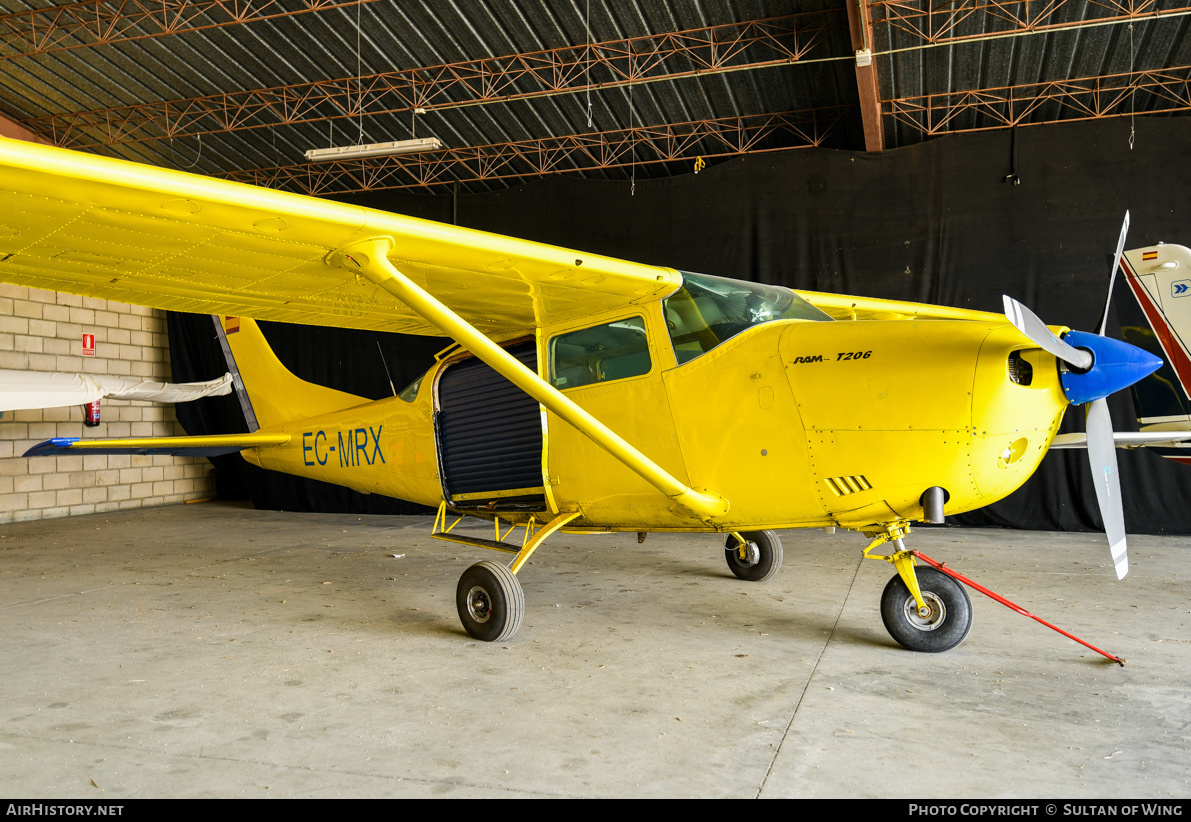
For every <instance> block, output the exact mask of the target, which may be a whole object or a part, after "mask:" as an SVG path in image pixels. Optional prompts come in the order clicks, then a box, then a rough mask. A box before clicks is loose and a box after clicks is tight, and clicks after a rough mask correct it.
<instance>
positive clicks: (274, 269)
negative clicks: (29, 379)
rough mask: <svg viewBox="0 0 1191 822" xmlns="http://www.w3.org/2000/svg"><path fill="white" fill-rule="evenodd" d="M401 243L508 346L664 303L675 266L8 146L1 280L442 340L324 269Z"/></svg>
mask: <svg viewBox="0 0 1191 822" xmlns="http://www.w3.org/2000/svg"><path fill="white" fill-rule="evenodd" d="M371 237H390V238H391V239H392V241H393V245H392V249H391V250H390V252H389V255H388V257H389V261H390V262H391V263H392V264H393V265H394V266H395V267H396V268H397V269H398V270H400V271H401V272H402V273H403V274H405V275H406V276H408V277H409V278H410V279H411V280H413V281H414V282H416V283H418V284H419V285H421V286H422V287H424V288H426V289H427V290H428V291H432V292H433V293H434V294H435V296H437V297H438V298H439V299H441V300H442V301H443V302H444V303H446V304H447V305H448V306H450V307H451V308H452V309H453V310H454V311H455V312H456V313H457V314H459V315H460V316H462V317H463V318H464V319H466V320H468V321H469V322H470V323H472V324H473V325H474V326H475V327H476V328H478V329H479V330H481V331H483V332H484V333H485V334H487V335H488V336H490V337H492V338H494V339H496V340H502V339H509V338H512V337H515V336H519V335H522V334H525V333H526V332H528V331H530V330H532V329H533V328H535V327H537V326H539V325H542V324H544V323H548V322H556V321H565V320H569V319H572V318H574V319H579V318H582V317H585V316H588V315H591V314H593V313H596V314H598V313H602V312H604V311H611V310H615V309H616V308H618V307H620V306H623V305H627V304H630V303H633V302H637V301H647V300H653V299H657V298H658V297H662V296H665V295H667V294H669V293H670V292H672V291H673V290H675V289H676V288H677V287H678V285H679V283H680V282H681V277H680V275H679V274H678V272H676V271H674V270H673V269H667V268H658V267H655V266H648V265H639V264H636V263H630V262H625V261H622V260H617V259H613V258H610V257H601V256H597V255H592V254H584V253H580V252H576V251H571V250H568V249H563V248H557V247H554V246H548V245H544V244H541V243H533V242H528V241H524V240H517V239H513V238H510V237H502V236H499V235H496V234H489V233H486V232H481V231H473V230H470V229H464V228H457V227H454V226H449V225H443V224H441V223H435V222H430V221H427V220H418V219H414V218H410V217H401V216H397V215H393V214H386V213H384V212H381V211H374V210H372V209H368V208H362V207H359V206H352V205H345V204H343V203H336V202H331V201H328V200H320V199H317V198H314V197H305V196H301V195H297V194H287V193H284V192H279V191H272V190H269V189H262V188H256V187H254V186H247V185H242V184H240V183H233V182H228V181H226V180H217V179H213V178H210V177H204V176H200V175H195V174H187V173H184V172H179V171H170V170H167V169H161V168H156V167H153V166H146V165H141V164H138V163H129V162H125V161H123V160H113V159H110V158H106V157H99V156H96V155H92V154H85V153H82V152H77V151H69V150H66V149H60V148H55V147H51V146H42V145H36V144H33V143H27V142H22V141H17V140H9V139H5V138H0V281H3V282H7V283H13V284H16V285H26V286H33V287H35V288H43V289H48V290H51V291H66V292H70V293H74V294H82V295H85V296H91V297H100V298H104V299H110V300H117V301H119V302H128V303H136V304H139V305H147V306H151V307H154V308H162V309H168V310H173V311H190V312H196V313H205V314H226V315H242V316H248V317H254V318H257V319H265V320H278V321H282V322H291V323H304V324H309V325H331V326H340V327H343V328H363V329H372V330H381V331H399V332H404V333H410V334H431V335H436V336H437V335H440V334H441V333H442V332H441V331H439V330H438V329H437V328H435V327H434V326H431V325H430V324H428V323H427V322H426V321H425V320H423V319H422V318H421V317H419V316H418V315H417V314H415V313H413V312H412V311H411V310H410V309H409V308H408V307H407V306H406V305H404V304H403V303H401V302H400V301H398V300H397V299H396V298H395V297H393V296H391V295H390V294H389V293H387V292H385V291H384V290H383V289H381V288H379V287H378V286H377V285H375V284H373V283H371V282H369V281H368V280H366V279H364V278H362V277H359V276H358V275H354V274H352V273H351V272H349V271H346V270H344V269H343V268H339V267H336V266H333V265H329V264H328V263H327V262H326V258H327V255H328V254H329V253H330V252H331V251H333V250H334V249H337V248H340V247H342V246H344V245H346V244H348V243H351V242H354V241H358V240H362V239H366V238H371Z"/></svg>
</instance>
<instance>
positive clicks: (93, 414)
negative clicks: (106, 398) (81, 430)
mask: <svg viewBox="0 0 1191 822" xmlns="http://www.w3.org/2000/svg"><path fill="white" fill-rule="evenodd" d="M83 425H85V426H87V427H88V428H95V427H96V426H97V425H99V400H95V401H94V402H89V403H87V404H86V405H84V406H83Z"/></svg>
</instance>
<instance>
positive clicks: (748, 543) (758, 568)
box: [724, 531, 782, 582]
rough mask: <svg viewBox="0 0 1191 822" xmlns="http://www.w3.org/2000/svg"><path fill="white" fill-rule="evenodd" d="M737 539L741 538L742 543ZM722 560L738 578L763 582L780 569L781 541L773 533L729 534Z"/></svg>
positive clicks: (747, 532) (748, 532) (746, 532)
mask: <svg viewBox="0 0 1191 822" xmlns="http://www.w3.org/2000/svg"><path fill="white" fill-rule="evenodd" d="M738 537H742V538H743V540H744V541H743V543H742V542H741V540H740V539H738ZM724 559H725V560H727V562H728V568H729V569H730V570H731V571H732V573H733V574H735V575H736V576H737V577H738V578H740V579H743V580H746V581H748V582H764V581H765V580H767V579H769V578H770V577H772V576H773V575H774V574H776V573H777V569H778V568H781V567H782V541H781V540H780V539H778V536H777V534H775V533H774V532H773V531H745V532H743V533H739V534H730V535H729V536H728V542H727V543H726V544H725V546H724Z"/></svg>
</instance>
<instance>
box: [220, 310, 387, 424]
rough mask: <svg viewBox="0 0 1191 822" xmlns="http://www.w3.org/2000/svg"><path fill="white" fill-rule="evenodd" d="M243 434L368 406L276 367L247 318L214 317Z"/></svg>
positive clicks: (360, 399) (257, 329)
mask: <svg viewBox="0 0 1191 822" xmlns="http://www.w3.org/2000/svg"><path fill="white" fill-rule="evenodd" d="M215 323H216V326H217V327H218V329H219V337H220V344H221V345H222V346H223V353H224V356H225V357H226V358H227V365H228V370H229V371H231V373H232V377H233V381H234V384H235V386H236V395H237V396H238V397H239V398H240V406H241V408H242V409H243V410H244V419H245V420H246V421H247V422H248V430H249V431H256V430H257V429H258V428H269V427H273V426H279V425H283V424H285V423H287V422H295V421H297V420H302V419H306V418H308V417H314V416H319V415H321V414H330V413H333V412H335V411H342V410H343V409H344V408H351V407H353V406H356V405H362V404H363V403H366V402H368V400H367V399H366V398H364V397H358V396H356V395H355V394H348V393H346V392H344V391H336V390H335V389H334V388H327V387H326V386H323V385H317V384H315V383H312V382H307V381H306V380H303V379H300V378H298V377H296V376H294V374H293V373H292V372H291V371H290V370H289V369H287V368H286V367H285V366H284V365H282V364H281V361H280V360H279V359H277V355H276V354H274V353H273V349H272V348H271V347H270V346H269V342H268V340H266V339H265V335H264V334H262V333H261V330H260V326H258V325H257V324H256V322H255V321H254V320H250V319H248V318H247V317H222V316H216V317H215Z"/></svg>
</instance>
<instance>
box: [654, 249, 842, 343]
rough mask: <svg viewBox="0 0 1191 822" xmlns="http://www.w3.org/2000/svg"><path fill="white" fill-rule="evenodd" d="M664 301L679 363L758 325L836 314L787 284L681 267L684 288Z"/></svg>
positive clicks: (822, 317) (668, 326)
mask: <svg viewBox="0 0 1191 822" xmlns="http://www.w3.org/2000/svg"><path fill="white" fill-rule="evenodd" d="M662 305H663V309H664V311H665V314H666V327H667V328H668V329H670V340H671V342H673V344H674V355H675V357H677V358H678V364H679V365H682V364H683V363H685V362H690V361H691V360H693V359H695V357H698V356H699V355H700V354H706V353H707V352H708V351H710V350H711V349H713V348H715V347H716V346H717V345H719V344H720V343H722V342H724V341H725V340H728V339H731V338H732V337H735V336H736V335H737V334H739V333H740V332H742V331H744V330H746V329H749V328H752V327H753V326H754V325H761V324H763V323H767V322H773V321H774V320H813V321H815V322H822V321H824V320H830V319H831V317H829V316H828V315H827V314H824V313H823V312H822V311H820V310H819V309H817V308H815V307H814V306H813V305H811V304H810V303H808V302H807V301H806V300H804V299H802V297H799V296H798V295H797V294H795V293H794V292H793V291H791V290H790V289H788V288H783V287H781V286H778V285H762V284H761V283H746V282H741V281H740V280H729V279H727V278H726V277H711V276H708V275H707V274H692V273H690V272H687V271H684V272H682V288H680V289H678V291H675V292H674V293H673V294H671V295H670V296H669V297H667V298H666V299H665V301H664V302H663V303H662Z"/></svg>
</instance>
